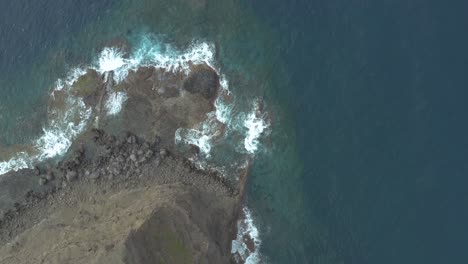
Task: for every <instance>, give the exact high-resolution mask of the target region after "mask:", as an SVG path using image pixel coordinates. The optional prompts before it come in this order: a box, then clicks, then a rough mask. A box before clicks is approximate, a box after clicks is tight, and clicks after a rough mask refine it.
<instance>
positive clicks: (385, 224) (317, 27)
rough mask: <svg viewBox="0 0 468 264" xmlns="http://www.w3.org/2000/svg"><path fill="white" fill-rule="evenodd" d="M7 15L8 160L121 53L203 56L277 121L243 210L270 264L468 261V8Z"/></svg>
mask: <svg viewBox="0 0 468 264" xmlns="http://www.w3.org/2000/svg"><path fill="white" fill-rule="evenodd" d="M2 5H3V6H5V7H7V8H3V9H2V11H0V12H1V15H0V21H1V24H0V25H1V27H0V33H1V34H0V51H1V53H0V56H1V57H0V59H1V60H0V61H1V63H0V69H1V71H0V89H1V90H0V111H1V112H0V146H8V145H14V144H28V143H29V142H30V141H31V140H34V139H35V138H37V137H38V136H39V135H41V133H42V128H43V127H44V125H45V124H47V122H48V120H47V114H46V110H47V109H46V105H47V100H48V96H49V95H48V94H49V91H50V89H51V87H52V86H53V85H54V82H55V80H57V78H63V77H64V76H65V74H66V73H67V72H68V71H69V70H70V69H71V68H73V67H76V66H77V65H82V64H88V63H90V62H91V61H92V60H93V58H96V57H97V56H98V55H99V52H100V50H101V49H102V47H103V46H105V45H106V44H108V43H109V42H111V41H112V40H113V39H116V38H117V39H126V40H128V41H129V42H130V43H132V44H134V45H136V44H137V43H138V41H139V40H140V39H141V37H142V36H144V35H156V36H157V38H158V39H159V40H161V42H162V43H170V44H171V45H172V46H174V47H178V48H180V49H181V50H184V49H185V48H187V47H188V46H189V44H190V43H191V42H192V41H193V40H194V39H196V40H199V41H206V42H209V43H213V44H214V45H215V47H216V61H217V64H218V65H217V66H219V67H220V68H221V69H222V72H223V73H224V74H225V75H226V78H227V79H228V80H229V89H230V90H231V91H232V92H233V93H234V94H235V96H236V104H235V111H238V112H242V111H247V110H248V109H249V108H250V107H251V104H252V101H253V99H254V98H262V99H263V101H264V103H265V106H266V110H267V111H268V113H269V116H270V119H271V126H270V129H269V130H270V131H271V133H270V134H269V135H268V136H267V135H264V137H262V139H261V145H260V146H261V147H260V148H259V150H258V152H257V153H256V157H255V162H254V164H253V167H252V171H251V178H250V182H249V195H248V197H247V205H248V207H249V208H250V209H251V211H252V215H253V218H254V220H255V223H256V226H257V227H258V229H259V233H260V239H261V240H262V245H261V254H262V256H263V260H264V261H266V262H270V263H360V264H361V263H464V262H466V261H467V260H468V256H467V255H466V252H465V251H464V250H463V245H466V244H467V242H468V229H467V228H466V226H465V223H466V222H467V221H466V220H468V219H467V218H468V211H467V209H466V208H467V207H466V204H467V202H468V196H467V192H466V191H465V189H466V188H465V186H467V184H466V183H467V182H466V177H465V176H466V174H467V172H468V168H467V165H466V164H468V163H467V162H466V156H467V155H466V151H467V149H468V148H467V147H468V142H467V140H466V135H467V134H468V133H466V132H468V131H467V130H468V128H467V126H466V118H465V115H466V112H467V107H466V103H465V98H466V91H465V87H466V83H467V79H466V74H465V71H466V69H467V68H468V67H467V66H468V65H467V64H468V55H467V53H466V52H465V49H466V47H468V45H467V44H468V43H467V42H468V39H467V38H466V37H465V34H464V29H465V28H466V26H468V21H467V20H466V19H465V18H464V13H463V12H464V10H467V6H466V5H465V4H464V3H462V2H457V1H455V2H454V3H452V4H451V5H446V4H443V3H438V2H435V1H429V2H427V1H416V2H414V1H413V2H411V3H409V2H407V1H377V2H372V3H371V2H362V1H361V2H349V1H338V0H334V1H313V2H312V1H287V2H286V1H275V0H271V1H267V2H259V1H230V0H222V1H219V0H218V1H208V0H207V1H188V0H176V1H171V2H170V3H169V2H167V1H149V0H148V1H146V0H139V1H132V2H130V1H97V2H96V1H79V2H76V1H61V2H60V3H56V2H53V1H46V0H40V1H35V2H34V3H30V2H29V1H22V0H21V1H10V2H8V3H6V2H5V3H2ZM233 142H234V141H233ZM233 144H234V143H233Z"/></svg>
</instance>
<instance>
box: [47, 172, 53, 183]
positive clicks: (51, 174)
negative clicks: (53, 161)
mask: <svg viewBox="0 0 468 264" xmlns="http://www.w3.org/2000/svg"><path fill="white" fill-rule="evenodd" d="M54 178H55V177H54V173H53V172H52V171H49V172H48V173H47V175H46V179H47V181H53V180H54Z"/></svg>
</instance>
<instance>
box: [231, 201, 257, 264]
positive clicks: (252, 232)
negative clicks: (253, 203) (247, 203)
mask: <svg viewBox="0 0 468 264" xmlns="http://www.w3.org/2000/svg"><path fill="white" fill-rule="evenodd" d="M242 211H243V213H244V218H242V219H240V220H238V222H237V237H236V240H233V241H232V246H231V253H232V254H239V256H240V257H241V258H242V260H243V261H244V263H246V264H258V263H261V256H260V253H259V249H260V246H261V244H262V241H261V240H260V234H259V232H258V228H257V227H256V226H255V223H254V219H253V218H252V213H251V212H250V210H249V208H247V207H244V208H243V209H242ZM245 236H247V237H249V238H250V239H252V241H253V243H254V245H255V250H254V252H251V251H250V250H249V248H248V247H247V244H246V243H245V241H244V237H245ZM238 261H239V260H238Z"/></svg>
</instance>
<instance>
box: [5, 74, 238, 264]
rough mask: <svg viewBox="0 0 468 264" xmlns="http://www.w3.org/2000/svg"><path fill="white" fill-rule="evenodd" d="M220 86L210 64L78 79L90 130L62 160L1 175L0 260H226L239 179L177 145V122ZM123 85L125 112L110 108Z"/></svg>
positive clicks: (205, 106)
mask: <svg viewBox="0 0 468 264" xmlns="http://www.w3.org/2000/svg"><path fill="white" fill-rule="evenodd" d="M218 88H219V77H218V75H217V74H216V72H215V71H214V70H213V69H211V68H210V67H209V66H207V65H192V66H191V70H190V73H189V74H184V73H173V72H169V71H166V70H165V69H162V68H154V67H142V68H139V69H137V70H136V71H132V72H130V73H129V74H128V76H127V78H126V79H125V80H124V81H122V82H120V83H119V84H115V83H114V82H113V79H112V72H108V73H107V74H106V75H103V76H99V75H97V74H96V72H95V71H92V70H90V71H88V73H87V74H86V75H84V76H83V77H82V78H80V79H78V81H77V82H75V83H74V84H73V89H74V90H73V93H74V95H75V96H79V97H82V98H83V100H84V102H85V103H86V104H87V105H88V106H89V107H92V109H93V117H92V118H93V120H94V123H93V126H94V128H92V127H90V128H89V129H88V131H87V132H85V133H83V134H82V135H81V136H80V137H79V138H78V139H77V140H76V141H75V142H74V143H73V145H72V148H71V149H70V151H69V153H68V154H67V155H66V158H65V159H64V160H62V161H60V162H59V163H58V164H53V163H50V164H41V165H40V166H39V167H38V168H36V169H35V170H29V169H27V170H21V171H19V172H11V173H9V175H6V176H4V177H3V178H2V179H1V180H0V181H1V183H0V185H2V186H3V187H2V188H3V189H4V190H5V193H3V194H2V195H3V197H2V198H1V199H0V200H1V201H0V205H1V208H0V209H1V210H3V211H4V214H3V217H2V220H1V221H0V243H1V247H0V263H155V262H156V263H228V262H230V260H231V259H232V258H231V253H230V249H231V246H230V245H231V240H232V239H233V238H234V237H235V228H236V220H237V216H238V212H239V208H240V207H239V205H240V202H241V201H240V200H241V197H242V194H241V193H240V192H239V190H241V191H242V190H243V186H240V185H243V184H244V183H245V180H244V179H241V181H240V185H239V183H237V184H232V183H228V182H227V181H226V180H225V179H224V178H222V177H220V176H219V175H217V174H216V173H215V172H208V171H200V170H198V169H196V168H195V167H194V166H193V164H191V163H190V162H189V161H188V160H187V159H186V158H187V157H188V156H189V155H197V152H196V151H195V152H193V151H192V152H188V153H185V152H184V151H181V150H180V149H178V148H176V146H175V135H176V131H177V129H180V128H185V129H193V128H197V126H200V124H201V123H202V122H203V121H204V120H205V119H206V118H207V114H208V113H210V112H212V111H213V110H214V104H213V103H214V100H215V98H216V96H217V94H218V92H219V89H218ZM119 92H124V93H125V102H124V103H123V105H122V110H121V113H120V114H119V115H118V116H113V115H109V113H108V112H109V111H111V110H109V108H106V105H105V102H107V101H109V100H110V99H111V98H112V96H116V94H117V93H119ZM60 100H61V98H60V91H59V92H57V94H56V97H55V101H54V102H53V103H54V104H56V105H60ZM64 100H65V99H64ZM220 133H222V128H221V129H220ZM11 190H14V191H11Z"/></svg>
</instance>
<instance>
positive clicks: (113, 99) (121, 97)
mask: <svg viewBox="0 0 468 264" xmlns="http://www.w3.org/2000/svg"><path fill="white" fill-rule="evenodd" d="M127 98H128V97H127V94H126V93H124V92H112V93H111V94H109V97H108V98H107V101H106V104H105V107H106V113H107V114H108V115H116V114H118V113H119V112H120V111H121V110H122V107H123V104H124V103H125V101H127Z"/></svg>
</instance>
